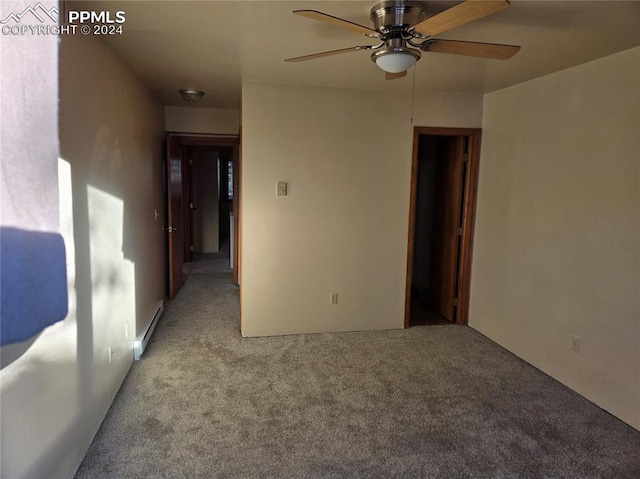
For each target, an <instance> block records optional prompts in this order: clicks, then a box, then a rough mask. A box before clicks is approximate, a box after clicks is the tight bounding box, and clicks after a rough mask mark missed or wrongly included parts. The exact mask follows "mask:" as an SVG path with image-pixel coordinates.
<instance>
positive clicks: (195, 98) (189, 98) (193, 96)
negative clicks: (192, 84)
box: [179, 90, 204, 103]
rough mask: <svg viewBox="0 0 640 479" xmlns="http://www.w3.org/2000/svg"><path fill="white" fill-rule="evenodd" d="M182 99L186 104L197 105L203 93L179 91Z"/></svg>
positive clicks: (198, 91)
mask: <svg viewBox="0 0 640 479" xmlns="http://www.w3.org/2000/svg"><path fill="white" fill-rule="evenodd" d="M179 91H180V96H182V99H183V100H184V101H186V102H188V103H198V102H199V101H200V99H201V98H202V97H203V96H204V92H203V91H200V90H179Z"/></svg>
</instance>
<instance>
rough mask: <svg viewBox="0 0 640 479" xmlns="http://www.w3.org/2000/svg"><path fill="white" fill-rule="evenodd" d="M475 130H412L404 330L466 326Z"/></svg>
mask: <svg viewBox="0 0 640 479" xmlns="http://www.w3.org/2000/svg"><path fill="white" fill-rule="evenodd" d="M479 152H480V130H477V129H458V128H424V127H417V128H415V130H414V152H413V165H412V186H411V207H410V208H411V209H410V228H409V247H408V258H407V292H406V304H405V327H409V326H416V325H426V324H448V323H458V324H467V321H468V306H469V305H468V302H469V282H470V272H471V247H472V240H473V220H474V216H475V202H476V188H477V173H478V170H477V168H478V160H479V156H480V155H479Z"/></svg>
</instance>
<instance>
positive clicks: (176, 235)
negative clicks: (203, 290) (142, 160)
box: [165, 136, 184, 299]
mask: <svg viewBox="0 0 640 479" xmlns="http://www.w3.org/2000/svg"><path fill="white" fill-rule="evenodd" d="M182 157H183V154H182V144H181V143H180V139H179V138H176V137H172V136H169V137H167V221H168V223H167V226H166V228H165V231H166V233H167V235H168V250H169V298H170V299H173V298H175V297H176V294H178V291H180V288H181V287H182V284H183V282H184V278H183V274H182V263H183V262H184V238H183V226H184V225H183V193H184V190H183V176H182Z"/></svg>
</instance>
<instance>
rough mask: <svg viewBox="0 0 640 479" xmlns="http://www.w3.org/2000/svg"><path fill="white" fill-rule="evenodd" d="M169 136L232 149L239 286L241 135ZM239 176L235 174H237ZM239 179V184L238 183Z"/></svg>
mask: <svg viewBox="0 0 640 479" xmlns="http://www.w3.org/2000/svg"><path fill="white" fill-rule="evenodd" d="M167 136H171V137H178V138H179V139H180V142H181V143H182V145H183V146H212V147H231V148H232V156H233V159H234V191H233V214H234V222H233V230H234V231H233V233H234V236H233V243H234V245H233V282H234V283H235V284H239V271H238V266H239V264H240V259H239V256H240V252H239V250H238V244H239V235H240V234H241V230H240V228H239V224H238V223H239V222H238V218H237V217H238V212H239V209H240V181H239V180H240V178H239V175H240V154H239V149H240V138H239V135H196V134H189V133H176V132H167ZM236 172H237V173H238V174H235V173H236ZM236 178H237V182H236Z"/></svg>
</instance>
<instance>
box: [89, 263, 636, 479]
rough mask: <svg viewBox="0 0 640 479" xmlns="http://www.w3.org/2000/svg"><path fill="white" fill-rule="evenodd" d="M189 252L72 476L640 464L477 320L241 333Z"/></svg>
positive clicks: (232, 290)
mask: <svg viewBox="0 0 640 479" xmlns="http://www.w3.org/2000/svg"><path fill="white" fill-rule="evenodd" d="M227 268H228V263H227V261H226V260H225V259H224V258H223V257H218V256H213V257H209V258H208V260H207V261H201V262H198V263H195V264H193V265H191V267H190V271H189V275H188V278H187V281H186V284H185V286H184V288H183V289H182V291H181V292H180V294H179V295H178V297H177V298H176V299H175V301H173V302H171V303H169V304H168V307H167V309H166V311H165V313H164V316H163V318H162V319H161V321H160V323H159V325H158V327H157V328H156V331H155V333H154V337H153V338H152V340H151V342H150V345H149V346H148V348H147V350H146V351H145V354H144V355H143V357H142V360H141V361H139V362H137V363H135V364H134V365H133V367H132V368H131V371H130V373H129V375H128V377H127V378H126V380H125V382H124V384H123V386H122V389H121V391H120V392H119V393H118V396H117V397H116V399H115V401H114V403H113V406H112V408H111V410H110V412H109V414H108V415H107V417H106V419H105V421H104V423H103V425H102V427H101V429H100V431H99V432H98V435H97V436H96V438H95V440H94V442H93V444H92V446H91V448H90V449H89V451H88V453H87V455H86V457H85V459H84V462H83V463H82V465H81V467H80V469H79V471H78V473H77V476H76V477H77V478H79V479H82V478H91V479H97V478H118V479H125V478H151V477H153V478H162V477H167V478H169V477H170V478H182V477H184V478H345V477H349V478H351V477H354V478H355V477H361V478H372V477H377V478H390V477H398V478H410V477H415V478H447V479H452V478H536V479H539V478H612V479H613V478H616V479H618V478H629V479H637V478H640V432H638V431H636V430H634V429H633V428H631V427H629V426H627V425H625V424H624V423H622V422H621V421H619V420H617V419H615V418H614V417H612V416H610V415H609V414H607V413H606V412H604V411H602V410H601V409H599V408H598V407H596V406H594V405H593V404H591V403H590V402H589V401H587V400H585V399H583V398H582V397H580V396H579V395H578V394H576V393H574V392H572V391H570V390H569V389H567V388H566V387H564V386H562V385H561V384H559V383H558V382H556V381H554V380H553V379H551V378H549V377H548V376H546V375H544V374H542V373H541V372H539V371H538V370H536V369H534V368H533V367H531V366H529V365H528V364H526V363H525V362H523V361H521V360H519V359H518V358H516V357H515V356H513V355H512V354H510V353H509V352H507V351H505V350H504V349H502V348H501V347H499V346H497V345H496V344H494V343H492V342H491V341H489V340H488V339H486V338H485V337H483V336H482V335H480V334H478V333H476V332H474V331H473V330H472V329H471V328H468V327H461V326H456V325H445V326H424V327H415V328H411V329H409V330H398V331H378V332H361V333H359V332H356V333H339V334H314V335H300V336H286V337H271V338H253V339H246V338H241V336H240V333H239V331H238V306H237V303H238V299H237V294H238V292H237V288H236V287H235V286H234V285H233V284H232V281H231V272H230V270H228V269H227Z"/></svg>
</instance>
